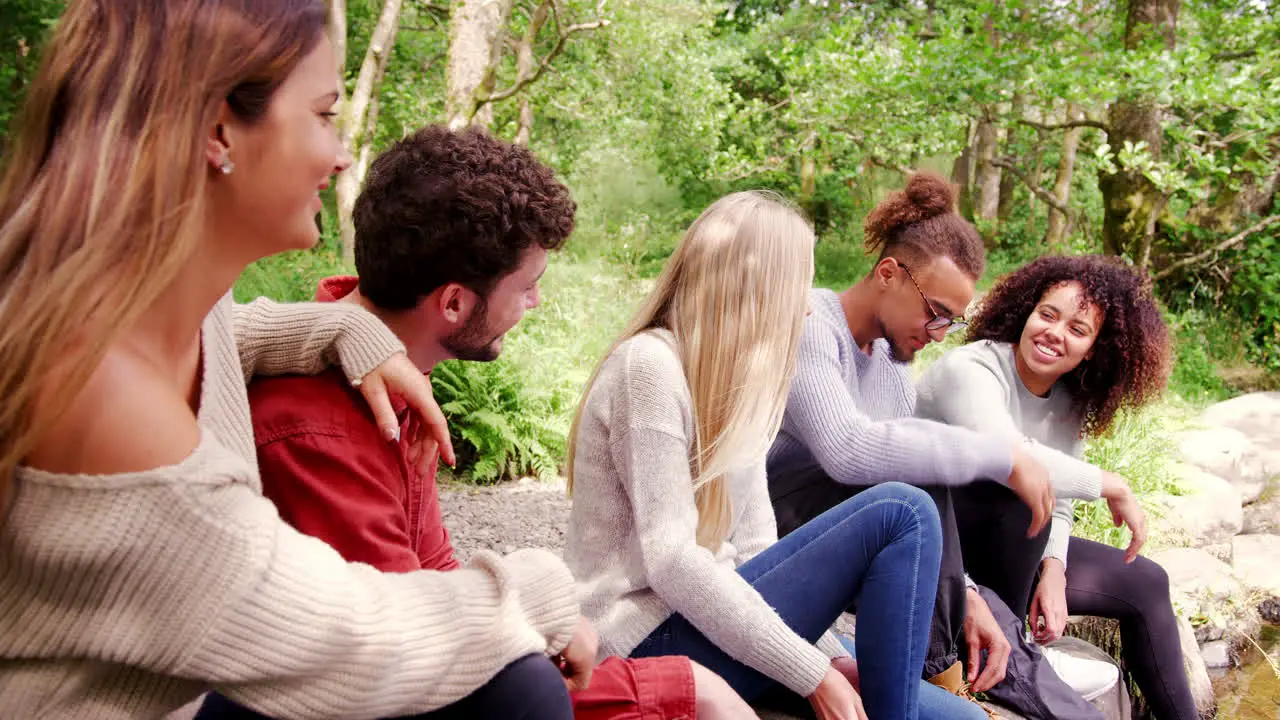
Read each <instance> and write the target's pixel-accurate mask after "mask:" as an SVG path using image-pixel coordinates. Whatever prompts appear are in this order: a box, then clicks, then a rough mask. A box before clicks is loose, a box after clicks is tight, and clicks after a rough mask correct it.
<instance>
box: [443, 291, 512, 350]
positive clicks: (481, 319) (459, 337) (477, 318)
mask: <svg viewBox="0 0 1280 720" xmlns="http://www.w3.org/2000/svg"><path fill="white" fill-rule="evenodd" d="M501 338H502V333H496V334H495V333H494V332H493V331H492V330H490V329H489V303H488V302H487V301H486V300H485V298H484V297H483V296H481V297H480V299H479V300H478V301H477V302H476V306H475V308H473V309H472V310H471V315H470V316H469V317H468V318H467V323H466V324H465V325H463V326H462V327H460V328H458V329H457V330H455V331H453V333H452V334H450V335H449V337H447V338H445V339H444V340H443V341H442V342H441V343H440V344H441V345H443V346H444V349H445V350H448V351H449V354H450V355H452V356H454V357H455V358H457V359H459V360H471V361H474V362H489V361H492V360H497V359H498V354H499V353H500V352H501V350H500V349H499V348H498V347H497V345H498V340H500V339H501Z"/></svg>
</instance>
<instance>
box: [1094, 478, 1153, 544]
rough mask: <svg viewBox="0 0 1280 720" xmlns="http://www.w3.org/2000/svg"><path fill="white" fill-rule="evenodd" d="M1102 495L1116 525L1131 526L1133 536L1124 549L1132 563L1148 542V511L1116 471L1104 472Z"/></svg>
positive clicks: (1130, 530)
mask: <svg viewBox="0 0 1280 720" xmlns="http://www.w3.org/2000/svg"><path fill="white" fill-rule="evenodd" d="M1102 497H1103V499H1105V500H1106V501H1107V507H1108V508H1110V510H1111V522H1113V523H1115V525H1116V527H1120V526H1121V525H1128V526H1129V532H1130V533H1131V534H1132V537H1131V538H1130V539H1129V547H1128V549H1126V550H1125V551H1124V561H1125V562H1126V563H1131V562H1133V561H1134V560H1137V559H1138V551H1139V550H1141V549H1142V546H1143V544H1145V543H1146V542H1147V513H1146V512H1144V511H1143V509H1142V506H1141V505H1138V498H1137V497H1136V496H1134V494H1133V490H1132V489H1130V487H1129V482H1128V481H1127V480H1125V479H1124V478H1122V477H1120V476H1119V475H1117V474H1115V473H1112V472H1103V473H1102Z"/></svg>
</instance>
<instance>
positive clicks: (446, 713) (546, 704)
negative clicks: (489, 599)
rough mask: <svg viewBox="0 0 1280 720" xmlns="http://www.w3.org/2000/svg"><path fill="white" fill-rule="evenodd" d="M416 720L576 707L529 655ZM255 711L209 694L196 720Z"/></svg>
mask: <svg viewBox="0 0 1280 720" xmlns="http://www.w3.org/2000/svg"><path fill="white" fill-rule="evenodd" d="M411 717H412V718H413V719H414V720H471V719H472V718H475V719H476V720H572V719H573V706H572V705H571V704H570V701H569V690H568V688H566V687H565V684H564V678H563V677H562V676H561V675H560V671H559V670H558V669H556V666H555V665H552V664H551V661H550V660H548V659H547V658H545V657H543V656H542V655H526V656H525V657H522V658H520V659H519V660H516V661H515V662H513V663H511V664H510V665H508V666H506V667H505V668H503V669H502V670H500V671H498V674H497V675H494V676H493V679H492V680H490V681H489V682H487V683H485V684H484V685H482V686H481V687H480V688H479V689H477V690H476V691H475V692H473V693H471V694H470V695H468V696H466V697H465V698H463V699H461V700H459V701H457V702H455V703H453V704H452V705H446V706H445V707H442V708H440V709H439V710H432V711H431V712H427V713H422V714H420V715H413V716H411ZM266 718H267V716H266V715H263V714H261V713H259V712H256V711H254V710H250V709H248V708H246V707H243V706H240V705H237V704H235V703H233V702H231V701H230V700H228V699H227V698H225V697H223V696H222V695H219V694H217V693H210V695H209V697H208V698H206V699H205V701H204V704H203V705H201V706H200V710H199V712H197V713H196V717H195V720H265V719H266Z"/></svg>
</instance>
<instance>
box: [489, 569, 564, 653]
mask: <svg viewBox="0 0 1280 720" xmlns="http://www.w3.org/2000/svg"><path fill="white" fill-rule="evenodd" d="M483 556H487V557H483ZM483 556H477V558H476V560H477V561H481V562H493V561H495V560H496V556H494V555H492V554H489V553H485V554H483ZM482 557H483V560H482ZM473 562H474V561H473ZM501 562H502V564H503V566H505V568H506V570H507V573H508V576H509V577H510V578H511V579H512V581H513V582H514V583H515V585H516V589H517V591H518V593H519V595H518V596H519V598H520V609H521V610H522V611H523V612H524V616H525V617H526V618H527V619H528V621H529V624H530V625H532V626H533V627H534V629H536V630H537V631H538V632H539V633H541V634H542V637H543V638H545V639H546V642H547V648H546V653H547V654H548V655H555V654H556V653H558V652H560V651H561V650H563V649H564V648H565V646H567V645H568V644H569V640H570V639H571V638H572V637H573V632H574V630H575V629H576V627H577V624H578V599H577V594H576V591H575V586H574V580H573V574H572V573H571V572H569V568H568V567H567V566H566V565H565V564H564V562H563V561H562V560H560V558H558V557H556V556H555V555H554V554H552V553H551V552H548V551H546V550H538V549H528V550H517V551H516V552H514V553H512V554H510V555H508V556H506V557H505V558H503V559H502V560H501Z"/></svg>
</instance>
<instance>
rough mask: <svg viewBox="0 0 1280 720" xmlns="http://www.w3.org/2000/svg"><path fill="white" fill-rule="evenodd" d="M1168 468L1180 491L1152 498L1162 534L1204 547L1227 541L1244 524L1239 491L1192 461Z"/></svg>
mask: <svg viewBox="0 0 1280 720" xmlns="http://www.w3.org/2000/svg"><path fill="white" fill-rule="evenodd" d="M1171 471H1172V472H1173V474H1174V475H1175V476H1176V478H1177V483H1178V487H1179V489H1180V490H1181V491H1182V492H1183V494H1182V495H1161V496H1158V497H1154V498H1152V500H1151V504H1152V509H1153V511H1154V512H1155V514H1156V516H1157V518H1158V522H1159V523H1160V527H1161V529H1162V532H1163V534H1164V535H1165V536H1166V537H1167V538H1168V540H1170V541H1171V542H1172V543H1173V544H1176V545H1189V546H1191V547H1203V546H1206V545H1221V544H1224V543H1230V542H1231V538H1232V537H1234V536H1235V535H1236V534H1237V533H1239V532H1240V528H1241V527H1242V526H1243V524H1244V510H1243V507H1242V505H1241V503H1242V501H1241V497H1240V491H1239V490H1237V489H1236V488H1235V487H1234V486H1233V485H1232V484H1231V483H1229V482H1227V481H1226V480H1223V479H1222V478H1220V477H1218V476H1216V475H1212V474H1210V473H1208V472H1206V471H1204V470H1202V469H1200V468H1198V467H1196V466H1194V465H1190V464H1187V463H1175V464H1174V465H1173V467H1172V468H1171ZM1219 555H1221V554H1220V553H1219ZM1228 555H1229V553H1228ZM1223 559H1224V560H1229V559H1230V558H1229V557H1228V558H1223Z"/></svg>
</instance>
